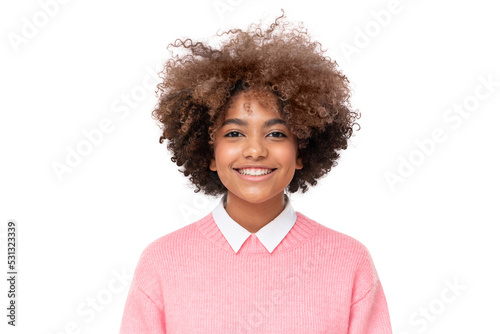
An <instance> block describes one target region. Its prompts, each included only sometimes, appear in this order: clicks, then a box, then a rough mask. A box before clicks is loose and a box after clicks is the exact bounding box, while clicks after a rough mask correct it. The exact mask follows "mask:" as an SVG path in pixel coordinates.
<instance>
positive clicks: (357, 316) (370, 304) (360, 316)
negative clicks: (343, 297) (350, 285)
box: [348, 249, 392, 334]
mask: <svg viewBox="0 0 500 334" xmlns="http://www.w3.org/2000/svg"><path fill="white" fill-rule="evenodd" d="M363 262H364V265H363V266H362V268H361V269H360V274H359V275H358V277H357V281H356V282H355V290H357V291H358V292H360V293H361V294H360V295H359V296H358V297H354V296H353V303H352V304H351V312H350V316H349V331H348V334H392V328H391V322H390V317H389V310H388V307H387V301H386V299H385V295H384V290H383V289H382V284H381V283H380V280H379V277H378V275H377V271H376V269H375V266H374V264H373V261H372V259H371V256H370V254H369V253H368V251H367V250H366V249H365V261H363ZM362 291H364V292H362Z"/></svg>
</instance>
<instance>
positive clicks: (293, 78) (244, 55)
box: [152, 10, 361, 196]
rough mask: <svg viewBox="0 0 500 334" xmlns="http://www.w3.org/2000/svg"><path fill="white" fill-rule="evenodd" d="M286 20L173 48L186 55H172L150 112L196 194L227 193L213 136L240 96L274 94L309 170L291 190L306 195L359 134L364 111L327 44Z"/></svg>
mask: <svg viewBox="0 0 500 334" xmlns="http://www.w3.org/2000/svg"><path fill="white" fill-rule="evenodd" d="M282 12H283V10H282ZM284 17H285V14H284V12H283V13H282V15H281V16H279V17H278V18H276V19H275V21H274V23H272V24H271V25H270V26H269V28H268V29H266V30H263V29H261V28H260V27H259V26H257V25H255V24H252V25H250V26H249V28H248V31H242V30H241V29H230V30H228V31H227V32H223V33H221V34H219V33H218V34H217V37H218V38H219V39H220V44H219V46H220V47H218V48H214V47H212V46H210V45H208V44H207V43H202V42H196V43H193V41H192V40H191V39H186V40H184V41H182V40H180V39H177V40H176V41H175V42H174V43H171V44H169V45H168V47H167V49H169V48H170V47H174V48H181V51H185V53H184V54H182V53H181V55H179V54H178V55H176V56H173V52H171V57H170V59H169V60H168V61H167V62H166V63H165V65H164V68H163V71H161V72H160V76H161V78H162V82H161V83H160V84H158V86H157V88H158V90H157V91H156V94H157V97H159V102H158V104H157V105H156V106H155V109H154V111H153V113H152V115H153V118H154V119H155V120H157V121H159V126H160V128H161V129H162V131H163V134H162V136H161V137H160V143H163V141H164V140H165V139H167V140H168V145H167V149H168V150H169V151H170V152H171V153H172V158H171V160H172V162H175V163H176V164H177V166H183V167H184V169H183V170H180V169H179V171H180V172H181V173H183V174H184V175H185V176H189V180H190V181H191V182H192V183H193V184H194V185H195V186H196V190H195V193H198V192H199V191H200V190H203V192H204V193H205V194H207V195H211V196H218V195H224V194H226V193H227V189H226V188H225V187H224V185H223V184H222V182H221V181H220V179H219V177H218V175H217V172H214V171H211V170H210V169H209V164H210V160H211V158H213V156H214V145H213V144H214V137H215V133H216V131H217V130H218V127H219V125H220V124H221V122H222V121H223V120H224V117H225V114H226V111H227V108H228V106H229V105H230V103H231V99H232V97H234V96H235V95H236V94H238V93H240V92H243V91H245V92H250V91H251V92H259V93H258V94H256V98H257V99H258V101H259V102H261V103H263V104H266V101H269V96H272V97H274V99H275V100H276V101H277V103H278V109H279V110H278V112H279V114H280V116H281V117H282V118H283V119H284V120H285V121H286V122H287V125H288V127H289V128H290V131H291V132H292V133H293V134H294V135H295V136H296V137H297V143H298V156H299V157H301V159H302V163H303V165H304V167H303V168H302V169H300V170H296V171H295V175H294V177H293V179H292V181H291V182H290V184H289V185H288V187H287V189H286V190H287V191H288V192H289V193H294V192H297V191H298V190H299V188H300V189H301V190H302V192H303V193H305V192H306V191H307V190H308V186H307V184H310V185H311V186H314V185H316V184H317V179H318V178H320V177H322V176H323V175H325V174H327V173H328V172H329V171H330V170H331V168H332V167H335V166H336V165H337V161H336V160H337V159H339V157H340V154H339V151H340V150H341V149H343V150H345V149H346V148H347V141H348V139H349V138H350V137H351V135H352V133H353V127H354V125H357V126H358V130H359V129H360V127H359V124H358V123H356V122H355V120H356V119H358V118H359V117H361V114H360V113H359V112H357V110H352V108H351V105H350V102H349V98H350V94H351V91H350V88H349V81H348V79H347V78H346V76H345V75H343V74H342V72H341V71H340V70H339V69H337V63H336V62H335V61H333V62H332V61H331V59H330V58H329V57H325V56H323V54H324V52H325V51H324V50H321V43H319V42H314V41H311V37H310V36H309V34H308V33H307V29H304V28H303V25H302V23H299V25H298V27H294V26H290V24H289V22H287V21H284ZM177 50H179V49H177ZM158 91H161V93H160V96H158ZM253 95H255V94H253Z"/></svg>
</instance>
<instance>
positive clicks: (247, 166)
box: [233, 165, 276, 169]
mask: <svg viewBox="0 0 500 334" xmlns="http://www.w3.org/2000/svg"><path fill="white" fill-rule="evenodd" d="M245 168H255V169H257V168H261V169H276V168H274V167H271V166H267V165H243V166H238V167H234V168H233V169H245Z"/></svg>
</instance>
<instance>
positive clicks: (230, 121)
mask: <svg viewBox="0 0 500 334" xmlns="http://www.w3.org/2000/svg"><path fill="white" fill-rule="evenodd" d="M228 124H236V125H241V126H248V122H247V121H245V120H244V119H241V118H229V119H226V120H225V121H224V122H223V123H222V126H221V127H223V126H225V125H228ZM276 124H283V125H285V126H286V122H285V120H283V119H281V118H272V119H269V120H267V121H266V122H265V123H264V127H265V128H268V127H270V126H273V125H276Z"/></svg>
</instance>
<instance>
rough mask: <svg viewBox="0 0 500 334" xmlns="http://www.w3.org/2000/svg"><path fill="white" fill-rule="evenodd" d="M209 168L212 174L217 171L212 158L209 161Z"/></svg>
mask: <svg viewBox="0 0 500 334" xmlns="http://www.w3.org/2000/svg"><path fill="white" fill-rule="evenodd" d="M209 168H210V170H211V171H214V172H215V171H217V165H216V164H215V159H214V158H212V159H210V167H209Z"/></svg>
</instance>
